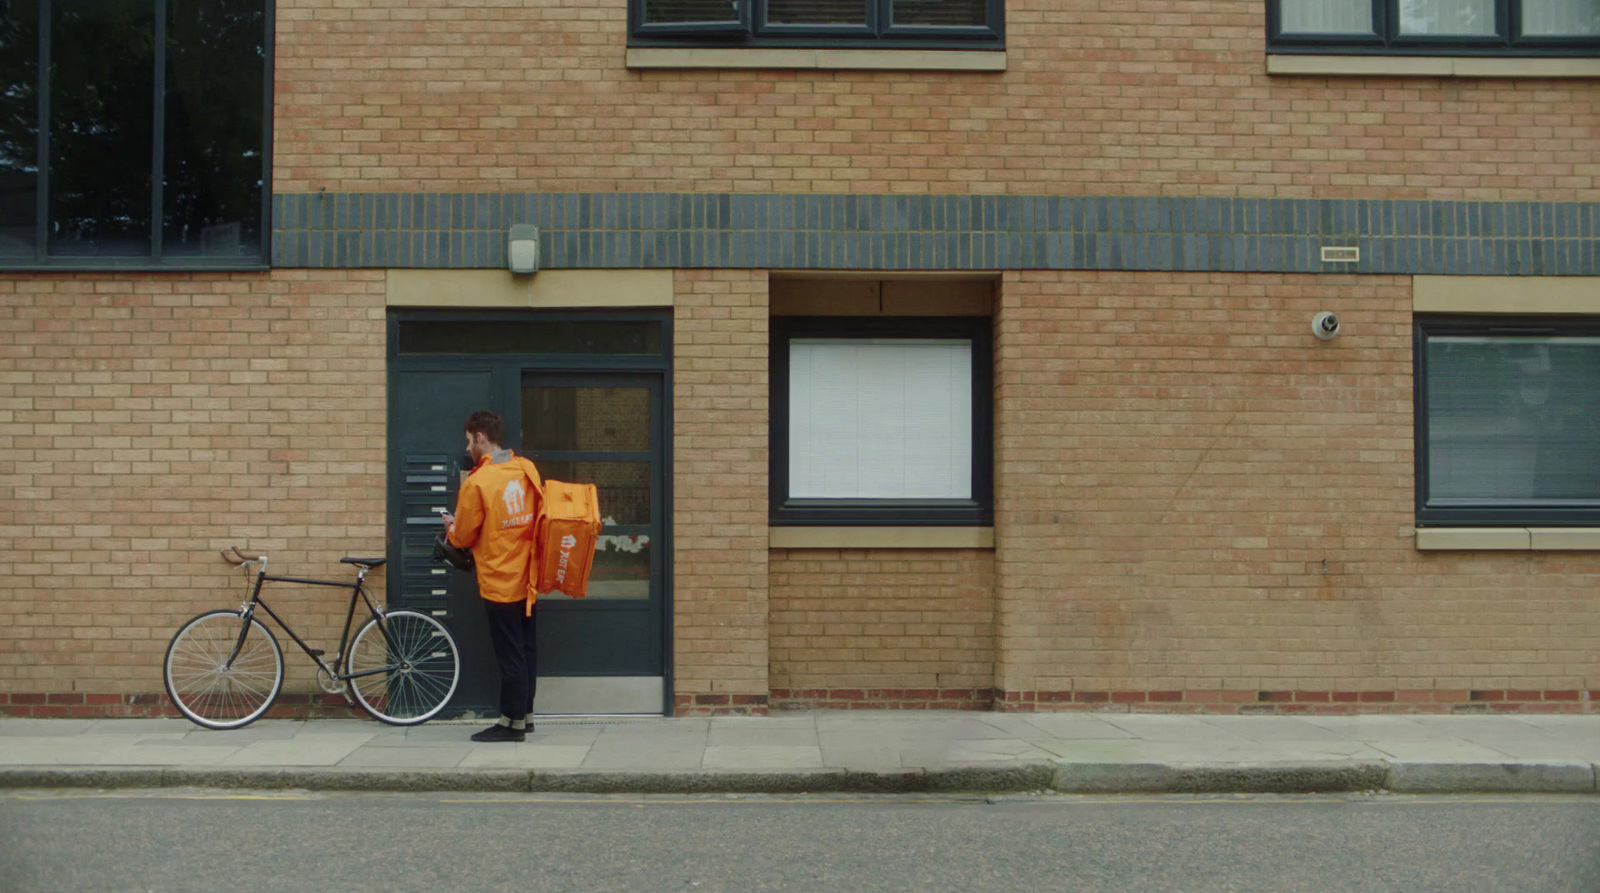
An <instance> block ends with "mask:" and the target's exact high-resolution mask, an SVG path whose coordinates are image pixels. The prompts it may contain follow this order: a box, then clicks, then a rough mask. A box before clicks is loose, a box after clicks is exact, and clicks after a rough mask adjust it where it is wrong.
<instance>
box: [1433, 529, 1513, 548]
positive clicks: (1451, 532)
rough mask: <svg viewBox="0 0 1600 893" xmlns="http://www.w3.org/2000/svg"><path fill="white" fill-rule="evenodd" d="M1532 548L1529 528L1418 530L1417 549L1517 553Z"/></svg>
mask: <svg viewBox="0 0 1600 893" xmlns="http://www.w3.org/2000/svg"><path fill="white" fill-rule="evenodd" d="M1532 548H1533V536H1532V535H1531V534H1530V533H1528V528H1526V527H1443V528H1441V527H1422V528H1418V530H1417V549H1418V551H1422V552H1431V551H1443V552H1449V551H1486V550H1493V551H1514V552H1526V551H1528V550H1530V549H1532Z"/></svg>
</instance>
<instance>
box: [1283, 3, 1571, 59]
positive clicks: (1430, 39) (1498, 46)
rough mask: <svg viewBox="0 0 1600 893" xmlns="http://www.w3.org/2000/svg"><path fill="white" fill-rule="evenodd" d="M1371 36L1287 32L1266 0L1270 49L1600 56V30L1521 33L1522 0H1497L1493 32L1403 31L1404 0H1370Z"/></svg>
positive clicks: (1437, 54)
mask: <svg viewBox="0 0 1600 893" xmlns="http://www.w3.org/2000/svg"><path fill="white" fill-rule="evenodd" d="M1371 2H1372V26H1373V31H1374V33H1373V34H1372V35H1362V34H1338V33H1329V34H1313V33H1294V34H1284V33H1283V30H1282V21H1283V16H1282V9H1281V3H1282V0H1267V17H1266V18H1267V50H1268V51H1269V52H1273V53H1318V54H1321V53H1340V54H1360V55H1393V56H1600V35H1594V36H1584V35H1573V36H1570V37H1547V36H1538V37H1528V36H1524V35H1522V34H1521V30H1520V28H1519V26H1518V24H1517V23H1518V22H1520V21H1522V16H1521V13H1522V0H1494V4H1495V34H1493V35H1489V36H1484V37H1473V36H1471V35H1458V34H1449V35H1433V34H1422V35H1403V34H1401V33H1400V0H1371Z"/></svg>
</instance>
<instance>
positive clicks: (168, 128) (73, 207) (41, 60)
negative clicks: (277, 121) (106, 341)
mask: <svg viewBox="0 0 1600 893" xmlns="http://www.w3.org/2000/svg"><path fill="white" fill-rule="evenodd" d="M269 30H270V29H269V14H268V7H267V3H266V0H0V263H9V264H12V265H44V266H49V265H55V264H62V265H74V264H84V263H95V264H101V265H106V264H112V265H117V266H155V265H161V264H164V263H166V264H170V263H174V262H176V263H181V264H184V265H225V266H241V265H248V266H255V265H259V264H262V263H264V262H265V256H264V255H265V250H266V238H265V234H266V232H267V223H266V220H265V210H266V193H267V153H266V141H267V112H266V110H267V103H268V92H267V91H268V61H269V49H268V39H269V38H268V34H269Z"/></svg>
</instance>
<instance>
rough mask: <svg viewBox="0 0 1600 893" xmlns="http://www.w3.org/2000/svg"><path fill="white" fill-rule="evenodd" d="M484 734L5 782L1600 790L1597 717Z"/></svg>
mask: <svg viewBox="0 0 1600 893" xmlns="http://www.w3.org/2000/svg"><path fill="white" fill-rule="evenodd" d="M483 725H484V723H483V722H482V721H474V722H471V723H458V722H449V721H442V722H441V721H436V722H432V723H428V724H426V725H422V726H417V727H414V728H408V729H405V728H394V727H391V726H384V725H381V724H379V723H376V722H372V721H368V720H355V719H351V720H328V719H324V720H306V721H295V720H262V721H259V722H257V723H255V724H253V725H251V726H248V727H246V728H244V729H241V730H238V731H233V732H214V731H208V730H205V729H202V728H199V727H198V726H195V725H193V724H191V723H189V722H188V721H187V720H183V719H100V720H91V719H19V718H0V787H11V788H18V787H38V786H80V787H191V786H194V787H227V788H240V787H243V788H265V789H272V788H296V789H313V790H369V791H380V790H390V791H402V790H403V791H416V790H501V791H565V792H585V793H608V792H616V793H623V792H626V793H716V792H727V793H799V792H812V791H815V792H839V791H848V792H862V793H869V792H870V793H892V792H919V791H971V792H989V793H999V792H1020V791H1059V792H1069V793H1197V792H1217V793H1222V792H1239V793H1254V792H1281V793H1311V792H1336V791H1375V790H1387V791H1392V792H1395V793H1467V792H1506V793H1543V792H1549V793H1589V794H1593V793H1597V792H1600V787H1597V782H1596V778H1597V774H1596V773H1597V766H1596V764H1600V715H1526V714H1518V715H1484V716H1480V715H1473V716H1454V715H1446V716H1439V715H1410V714H1407V715H1367V716H1197V715H1181V716H1180V715H1165V714H1137V713H986V712H955V711H948V712H947V711H915V712H911V711H806V712H792V713H774V714H773V715H771V716H767V717H715V718H708V717H673V718H661V717H643V718H623V717H596V718H585V717H562V718H545V717H541V718H539V720H538V724H537V728H536V730H535V731H534V732H533V733H532V734H530V735H529V736H528V740H527V741H526V742H524V743H520V744H475V743H473V742H472V741H470V740H468V736H469V735H470V734H471V733H472V732H474V731H476V730H477V729H479V728H481V727H482V726H483Z"/></svg>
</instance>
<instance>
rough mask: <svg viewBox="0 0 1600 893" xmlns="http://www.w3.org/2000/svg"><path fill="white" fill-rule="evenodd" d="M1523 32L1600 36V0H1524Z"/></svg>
mask: <svg viewBox="0 0 1600 893" xmlns="http://www.w3.org/2000/svg"><path fill="white" fill-rule="evenodd" d="M1522 33H1523V34H1529V35H1537V36H1540V37H1563V36H1568V35H1600V0H1522Z"/></svg>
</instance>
